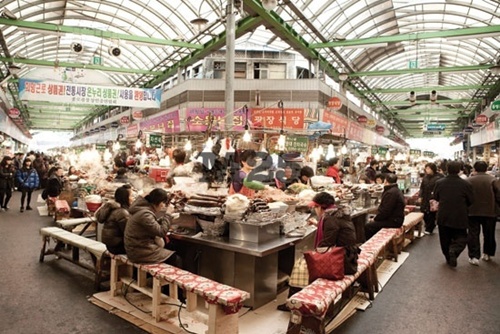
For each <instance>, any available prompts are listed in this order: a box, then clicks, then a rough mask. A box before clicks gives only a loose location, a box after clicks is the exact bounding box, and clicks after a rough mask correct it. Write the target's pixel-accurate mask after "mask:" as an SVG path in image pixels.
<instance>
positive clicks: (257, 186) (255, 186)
mask: <svg viewBox="0 0 500 334" xmlns="http://www.w3.org/2000/svg"><path fill="white" fill-rule="evenodd" d="M243 185H244V186H245V187H247V188H248V189H252V190H263V189H264V188H265V185H264V183H262V182H259V181H248V180H247V178H245V179H244V180H243Z"/></svg>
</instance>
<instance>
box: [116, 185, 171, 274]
mask: <svg viewBox="0 0 500 334" xmlns="http://www.w3.org/2000/svg"><path fill="white" fill-rule="evenodd" d="M171 199H172V196H171V195H170V194H169V193H168V192H167V191H166V190H164V189H161V188H156V189H153V190H152V191H151V192H150V193H149V194H148V195H147V196H145V197H142V196H139V197H138V198H137V199H136V200H135V201H134V203H132V206H131V207H130V209H129V212H130V214H131V215H132V216H131V217H130V219H129V220H128V222H127V225H126V227H125V250H126V251H127V257H128V258H129V260H130V261H132V262H134V263H160V262H166V263H169V264H172V265H176V266H180V265H179V264H180V261H178V260H177V257H172V255H173V254H174V251H171V250H168V249H166V248H164V246H165V241H168V238H167V232H168V230H169V228H170V223H171V220H172V219H171V217H170V215H168V214H165V216H164V217H163V218H158V214H159V213H160V212H161V211H164V209H165V207H166V205H168V204H169V203H170V200H171Z"/></svg>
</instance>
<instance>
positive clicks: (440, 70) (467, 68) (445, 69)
mask: <svg viewBox="0 0 500 334" xmlns="http://www.w3.org/2000/svg"><path fill="white" fill-rule="evenodd" d="M493 65H494V64H486V65H470V66H450V67H429V68H412V69H409V68H407V69H401V70H387V71H367V72H354V73H349V74H348V75H349V78H356V77H387V76H392V75H402V74H420V73H445V72H463V71H479V70H488V69H489V68H490V67H492V66H493Z"/></svg>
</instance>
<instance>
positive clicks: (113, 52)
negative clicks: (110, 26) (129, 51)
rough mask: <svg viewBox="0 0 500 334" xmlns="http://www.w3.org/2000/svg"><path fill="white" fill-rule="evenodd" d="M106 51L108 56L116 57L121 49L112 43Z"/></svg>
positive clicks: (120, 52)
mask: <svg viewBox="0 0 500 334" xmlns="http://www.w3.org/2000/svg"><path fill="white" fill-rule="evenodd" d="M108 53H109V55H110V56H114V57H118V56H119V55H121V54H122V50H121V49H120V48H119V47H117V46H115V45H112V46H110V47H109V49H108Z"/></svg>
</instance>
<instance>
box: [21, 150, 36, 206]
mask: <svg viewBox="0 0 500 334" xmlns="http://www.w3.org/2000/svg"><path fill="white" fill-rule="evenodd" d="M16 180H17V184H18V185H19V190H21V209H20V210H19V211H21V212H23V211H24V200H26V210H33V209H32V208H31V206H30V203H31V194H32V193H33V190H35V189H37V188H38V186H40V178H39V177H38V173H37V171H36V170H35V169H34V168H33V166H32V161H31V159H29V158H26V159H24V162H23V166H22V167H21V169H19V170H17V172H16ZM26 195H28V196H27V198H26Z"/></svg>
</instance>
